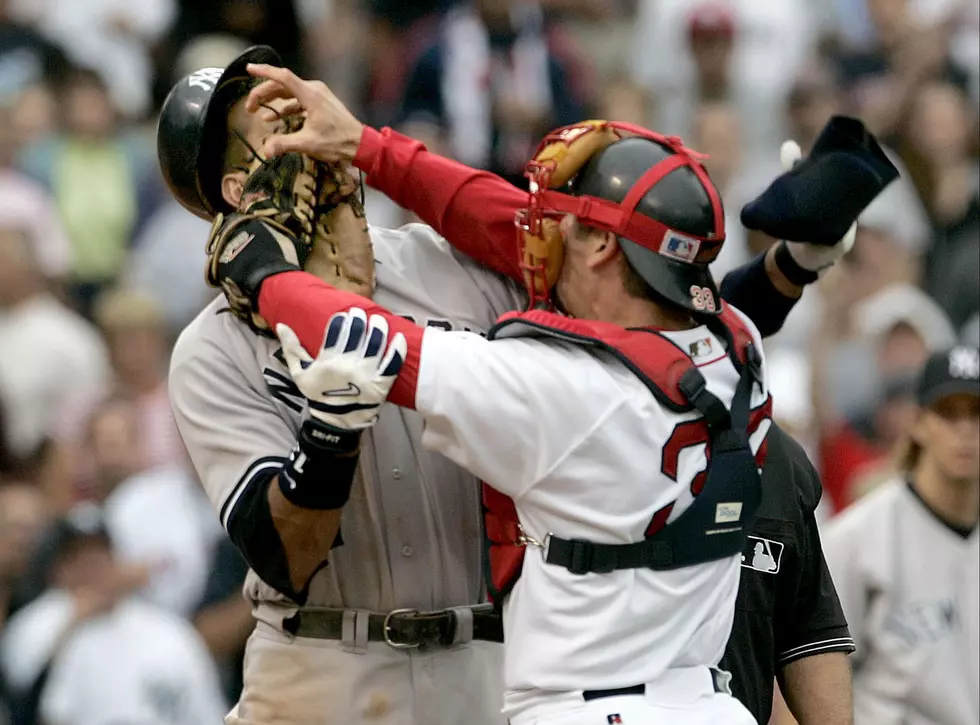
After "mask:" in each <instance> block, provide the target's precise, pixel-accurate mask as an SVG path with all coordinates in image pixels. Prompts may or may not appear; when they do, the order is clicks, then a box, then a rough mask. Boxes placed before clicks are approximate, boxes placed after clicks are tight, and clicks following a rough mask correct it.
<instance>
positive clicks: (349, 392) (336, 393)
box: [320, 383, 361, 398]
mask: <svg viewBox="0 0 980 725" xmlns="http://www.w3.org/2000/svg"><path fill="white" fill-rule="evenodd" d="M360 394H361V389H360V388H359V387H357V386H356V385H354V383H347V387H346V388H337V389H336V390H324V391H323V392H322V393H320V395H322V396H323V397H325V398H356V397H357V396H358V395H360Z"/></svg>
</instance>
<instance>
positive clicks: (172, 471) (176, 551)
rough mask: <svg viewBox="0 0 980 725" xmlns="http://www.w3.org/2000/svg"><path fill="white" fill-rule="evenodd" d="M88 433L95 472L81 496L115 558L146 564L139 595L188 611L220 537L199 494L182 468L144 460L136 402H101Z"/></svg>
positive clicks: (198, 596)
mask: <svg viewBox="0 0 980 725" xmlns="http://www.w3.org/2000/svg"><path fill="white" fill-rule="evenodd" d="M87 434H88V435H87V437H86V439H85V448H86V450H87V451H88V452H89V453H90V455H91V459H92V472H93V475H92V479H91V482H90V485H89V488H88V491H87V493H88V496H87V498H89V499H90V500H92V501H95V502H97V503H99V504H101V506H102V511H103V517H104V519H105V524H106V527H107V529H108V531H109V534H110V535H111V537H112V540H113V544H114V546H115V550H116V555H117V556H118V558H119V560H120V561H123V562H127V563H132V564H143V565H146V566H148V567H150V571H151V574H150V579H149V582H148V584H147V586H146V587H145V588H144V589H142V590H141V591H140V593H141V594H142V595H143V596H145V597H146V598H147V599H149V600H150V601H152V602H153V603H154V604H157V605H160V606H161V607H164V608H166V609H169V610H170V611H173V612H175V613H177V614H181V615H188V614H190V613H191V612H192V611H193V609H194V608H195V607H196V606H197V604H198V602H199V601H200V599H201V596H202V594H203V591H204V586H205V582H206V581H207V578H208V565H209V563H210V559H211V553H212V549H213V548H214V546H215V543H216V540H217V538H218V537H219V536H220V534H221V528H220V526H219V525H218V524H217V522H216V521H215V520H214V516H213V514H212V511H211V508H210V506H209V505H208V503H207V501H206V500H205V499H204V495H203V492H202V491H201V489H200V487H199V486H198V485H197V483H196V482H195V481H194V479H193V478H191V477H190V475H189V474H188V472H187V469H186V468H184V467H181V466H180V465H177V464H175V463H174V462H165V463H163V464H153V463H150V462H149V460H148V457H147V455H146V450H147V445H146V444H147V442H148V438H149V437H150V435H151V432H150V431H147V430H146V429H145V428H144V427H143V420H142V419H141V417H140V413H139V407H138V405H137V404H134V402H132V401H130V400H128V399H126V398H122V397H114V398H110V399H108V400H106V401H105V402H103V403H102V404H101V405H100V406H99V407H97V408H96V409H95V411H94V412H93V413H92V417H91V418H90V420H89V421H88V426H87Z"/></svg>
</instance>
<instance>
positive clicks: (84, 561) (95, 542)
mask: <svg viewBox="0 0 980 725" xmlns="http://www.w3.org/2000/svg"><path fill="white" fill-rule="evenodd" d="M114 578H115V564H114V562H113V558H112V550H111V549H110V546H109V542H108V541H106V539H105V538H104V537H102V536H97V535H96V536H84V537H79V538H78V539H76V540H75V541H73V542H72V543H71V544H69V545H68V546H66V547H65V549H64V551H62V552H60V553H59V555H58V557H57V562H56V563H55V565H54V569H53V571H52V584H53V585H54V586H56V587H58V588H60V589H68V590H70V591H75V590H78V589H90V588H96V587H105V586H106V583H107V582H110V581H112V580H113V579H114Z"/></svg>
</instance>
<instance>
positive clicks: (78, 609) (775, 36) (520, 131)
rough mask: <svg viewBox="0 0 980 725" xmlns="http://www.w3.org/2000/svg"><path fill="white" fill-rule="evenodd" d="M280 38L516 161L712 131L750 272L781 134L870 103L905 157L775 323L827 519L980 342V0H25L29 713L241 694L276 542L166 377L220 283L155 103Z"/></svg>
mask: <svg viewBox="0 0 980 725" xmlns="http://www.w3.org/2000/svg"><path fill="white" fill-rule="evenodd" d="M255 43H266V44H269V45H272V46H274V47H275V48H276V49H277V50H278V51H279V52H280V54H281V55H282V56H283V57H284V59H285V60H286V62H287V63H288V64H289V65H290V66H291V67H292V68H293V69H295V70H296V71H297V72H299V73H300V74H301V75H305V76H307V77H319V78H321V79H323V80H325V81H326V82H327V83H328V84H330V86H331V87H332V88H333V89H334V91H335V92H337V94H338V95H339V96H340V97H341V98H342V99H343V100H344V101H345V102H346V103H347V104H348V105H349V106H350V107H351V108H352V109H353V110H355V112H356V113H358V114H359V116H360V117H361V118H362V119H363V120H365V121H366V122H369V123H371V124H373V125H376V126H381V125H391V126H393V127H396V128H398V129H400V130H402V131H403V132H405V133H407V134H409V135H412V136H415V137H417V138H420V139H423V140H424V141H425V142H426V143H427V144H428V145H429V147H430V148H432V149H433V150H435V151H438V152H440V153H444V154H446V155H449V156H452V157H454V158H457V159H459V160H461V161H463V162H465V163H467V164H470V165H474V166H479V167H483V168H488V169H491V170H493V171H495V172H497V173H499V174H502V175H504V176H505V177H507V178H508V179H510V180H512V181H513V182H514V183H517V184H521V183H523V180H522V178H521V171H522V167H523V164H524V162H525V161H526V160H527V159H528V158H529V156H530V155H531V153H532V152H533V150H534V147H535V145H536V141H537V140H538V139H539V138H540V137H541V135H542V134H543V133H544V132H545V131H547V130H549V129H550V128H553V127H555V126H558V125H563V124H566V123H570V122H574V121H577V120H580V119H583V118H588V117H593V118H610V119H615V120H620V121H630V122H634V123H639V124H642V125H645V126H648V127H650V128H654V129H656V130H658V131H660V132H662V133H666V134H677V135H680V136H682V137H683V138H684V139H685V141H687V142H688V145H689V146H691V147H693V148H695V149H697V150H699V151H701V152H704V153H707V154H709V155H710V158H709V159H708V160H707V161H706V165H707V167H708V169H709V171H710V173H711V175H712V177H713V179H714V180H715V182H716V183H717V185H718V186H719V188H720V189H722V190H723V195H724V196H723V198H724V202H725V205H726V213H727V236H728V241H727V242H726V245H725V248H724V251H723V253H722V255H721V257H720V258H719V259H718V261H717V263H716V264H717V269H716V270H715V271H716V275H717V276H718V277H719V278H720V277H721V276H722V275H723V274H724V273H725V272H726V271H727V270H729V269H731V268H732V267H734V266H737V265H738V264H740V263H741V262H743V261H745V260H747V259H749V258H750V257H751V256H754V255H755V254H757V253H759V252H760V251H762V250H763V249H765V248H766V247H767V246H768V245H769V244H771V243H772V242H773V240H772V239H769V238H766V237H764V236H762V235H757V234H755V233H747V232H746V231H745V230H744V229H743V228H742V227H741V225H740V223H739V210H740V209H741V206H742V205H743V204H744V203H745V202H746V201H748V200H750V199H751V198H753V197H754V196H755V195H756V194H757V193H759V192H760V191H762V189H764V188H765V187H766V185H767V184H768V182H769V181H770V180H771V179H772V178H774V176H775V175H776V174H778V173H779V146H780V142H781V141H782V140H783V139H787V138H793V139H795V140H797V141H798V142H799V143H800V144H801V146H802V147H803V149H804V153H805V152H806V150H807V148H808V146H809V145H810V144H812V143H813V141H814V140H815V138H816V136H817V134H818V133H819V131H820V129H821V128H822V127H823V125H824V123H825V122H826V121H827V120H828V118H829V117H830V116H831V115H833V114H838V113H843V114H849V115H854V116H857V117H859V118H861V119H862V120H863V121H864V122H865V123H866V125H867V126H868V127H869V128H870V129H871V130H872V131H873V132H874V133H875V134H876V135H877V136H878V137H879V139H881V140H882V141H883V143H884V144H885V145H886V147H887V151H888V153H889V154H890V155H891V156H892V158H893V160H894V161H895V163H896V165H897V166H898V167H899V168H900V170H901V172H902V177H901V179H900V180H899V181H898V182H896V183H894V184H893V185H892V186H890V187H889V188H888V190H887V191H886V192H885V193H884V194H883V195H882V196H881V197H879V198H878V200H876V201H875V202H874V204H873V205H872V206H871V207H869V208H868V209H867V211H866V212H865V213H864V215H863V216H862V218H861V220H860V225H859V231H858V238H857V243H856V245H855V247H854V250H853V251H852V252H851V253H849V254H848V256H847V257H846V258H845V259H844V261H843V262H842V263H840V264H838V265H837V266H836V267H835V268H833V269H832V270H830V271H829V272H827V273H826V274H825V275H824V277H823V278H822V279H821V280H820V282H819V283H818V285H816V287H815V288H812V289H809V290H808V291H807V293H806V295H805V297H804V300H803V301H802V302H801V303H800V304H799V305H798V306H797V309H795V310H794V312H793V314H792V316H791V317H790V319H789V321H788V323H787V325H786V327H785V328H784V330H783V331H782V332H781V333H780V334H779V335H778V336H776V337H775V338H773V339H772V340H770V341H769V342H768V343H767V352H768V355H769V360H770V367H771V373H772V376H773V383H772V387H773V391H774V396H775V414H776V416H777V418H778V419H779V420H780V422H781V423H782V424H783V425H784V427H785V428H787V429H788V430H789V431H791V432H792V433H793V435H795V436H796V437H797V438H798V439H799V440H800V441H801V442H803V443H804V445H805V447H806V448H807V450H808V452H809V453H810V455H811V458H812V459H813V460H814V462H815V464H816V465H817V467H818V469H819V471H820V473H821V475H822V477H823V483H824V489H825V496H824V501H823V504H822V511H823V516H824V517H825V518H829V517H832V516H833V515H834V514H835V513H837V512H839V511H840V510H842V509H843V508H845V507H847V506H848V505H849V504H850V503H852V502H853V501H855V500H856V499H858V498H859V497H861V496H863V495H864V494H865V493H866V492H867V491H869V490H870V489H872V488H874V487H875V486H876V485H877V484H878V483H880V482H881V481H883V480H885V479H887V478H888V477H890V476H892V475H893V465H894V464H893V457H892V455H891V454H892V451H893V450H894V449H895V447H896V445H897V444H898V443H899V442H900V441H901V439H902V438H903V436H904V435H905V432H906V431H907V429H908V426H909V425H910V423H911V418H912V417H913V416H914V415H915V410H916V408H915V398H914V380H915V378H916V376H917V375H918V373H919V371H920V368H921V367H922V365H923V363H924V361H925V360H926V358H927V357H928V356H929V355H930V354H931V353H933V352H935V351H938V350H942V349H946V348H949V347H950V346H951V345H953V344H954V343H955V342H956V341H957V340H959V341H963V342H966V343H969V344H973V345H976V344H977V342H978V338H980V183H978V155H980V144H978V125H977V124H978V114H977V103H978V99H980V68H978V64H980V3H978V2H977V0H778V2H776V1H775V0H473V1H472V2H464V1H456V2H454V1H453V0H412V1H409V0H207V1H204V0H0V724H3V725H7V723H8V722H9V723H13V724H17V725H21V724H25V725H29V724H31V723H35V722H41V721H43V722H44V723H46V724H47V725H68V724H69V723H70V724H71V725H84V723H88V722H93V720H92V719H90V717H89V715H90V714H93V715H94V713H95V712H96V710H99V709H102V710H104V708H106V707H108V705H107V704H106V703H122V701H124V700H126V699H127V698H129V699H133V698H136V699H138V700H139V701H140V702H139V705H138V707H143V708H144V709H146V712H147V713H153V717H154V718H155V719H150V718H149V717H148V719H147V720H146V722H154V723H173V724H174V725H177V724H179V725H196V724H198V723H200V724H202V725H203V724H205V723H207V724H208V725H213V724H214V723H217V722H220V717H221V713H222V712H223V711H224V710H225V708H226V706H227V705H228V704H230V703H231V702H233V701H234V700H235V699H236V698H237V694H238V689H237V688H238V684H237V683H238V682H239V677H240V665H241V662H240V659H241V652H242V649H243V647H244V642H245V638H246V637H247V635H248V633H249V631H250V629H251V626H252V621H251V616H250V611H249V607H248V605H247V603H246V602H245V601H244V600H243V599H242V597H241V594H240V590H241V584H242V581H243V578H244V574H245V566H244V563H243V562H242V560H241V559H240V557H239V556H238V554H237V552H236V551H235V549H234V548H233V547H232V546H231V544H230V542H228V541H227V539H226V537H225V536H224V535H223V533H222V531H221V528H220V526H219V524H218V522H217V517H216V516H215V515H214V513H213V512H212V511H211V510H210V507H209V506H208V504H207V502H206V500H204V498H203V494H202V493H201V492H200V490H199V487H198V485H197V483H196V481H195V480H194V476H193V472H192V470H191V469H190V467H189V465H188V462H187V460H186V458H185V455H184V452H183V448H182V444H181V442H180V440H179V437H178V435H177V432H176V429H175V426H174V422H173V418H172V415H171V412H170V408H169V403H168V400H167V393H166V376H167V366H168V359H169V351H170V347H171V345H172V343H173V340H174V339H175V336H176V334H177V333H178V332H179V331H180V329H181V328H182V327H183V326H184V325H185V324H186V323H187V322H189V321H190V320H191V319H192V318H193V317H194V315H195V314H196V313H197V311H198V310H200V309H201V308H202V307H203V306H204V304H206V302H207V300H209V299H210V298H211V297H212V296H213V295H214V294H215V292H214V291H213V290H209V289H208V288H207V287H206V286H205V284H204V275H203V263H204V259H205V258H204V244H205V240H206V237H207V234H208V229H209V225H208V224H207V223H206V222H204V221H202V220H200V219H198V218H196V217H193V216H191V215H190V214H189V213H187V212H185V211H184V210H183V209H182V208H181V207H180V206H178V205H177V204H176V202H174V201H172V200H171V199H170V198H169V197H168V195H167V193H166V190H165V188H164V186H163V183H162V179H161V178H160V175H159V172H158V170H157V166H156V159H155V148H154V123H155V114H156V111H157V109H158V108H159V106H160V104H161V102H162V100H163V98H164V97H165V95H166V92H167V91H168V89H169V88H170V87H171V85H172V84H173V83H174V82H175V81H176V80H177V79H178V78H180V77H181V76H183V75H185V74H187V73H189V72H191V71H193V70H195V69H197V68H200V67H205V66H222V65H224V64H226V63H227V62H228V61H229V60H230V59H231V58H233V57H234V56H236V55H237V54H238V53H239V52H240V51H241V50H243V49H244V48H246V47H247V46H249V45H251V44H255ZM367 208H368V215H369V220H370V221H371V222H372V223H374V224H378V225H382V226H391V225H398V224H400V223H402V222H405V221H408V220H410V216H409V215H408V214H407V213H406V212H405V211H404V210H402V209H399V208H398V207H396V206H394V205H393V204H392V203H391V202H390V201H388V200H387V199H385V198H383V197H380V196H379V195H377V194H372V193H369V195H368V204H367ZM174 682H183V683H186V686H181V687H175V686H174V684H173V683H174ZM127 707H130V704H129V703H123V704H120V712H123V711H125V712H129V711H132V710H131V709H130V710H127V709H126V708H127Z"/></svg>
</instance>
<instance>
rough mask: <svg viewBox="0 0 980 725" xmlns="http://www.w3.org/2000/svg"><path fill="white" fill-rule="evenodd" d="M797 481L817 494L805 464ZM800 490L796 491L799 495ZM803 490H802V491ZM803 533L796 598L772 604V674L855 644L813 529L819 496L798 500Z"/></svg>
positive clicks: (813, 473)
mask: <svg viewBox="0 0 980 725" xmlns="http://www.w3.org/2000/svg"><path fill="white" fill-rule="evenodd" d="M806 463H807V465H806V467H805V469H804V470H797V475H803V476H807V477H809V479H810V480H809V481H808V483H811V484H812V486H811V487H809V488H810V490H811V491H814V490H815V491H817V492H819V490H820V480H819V477H818V476H817V472H816V471H815V470H814V469H813V466H812V465H811V464H810V463H809V461H807V462H806ZM798 490H800V489H798ZM804 490H805V489H804ZM802 498H804V499H806V498H810V500H804V501H803V502H802V503H803V514H804V515H803V530H802V531H800V532H799V534H800V535H801V537H802V540H801V541H800V573H799V581H798V583H797V586H796V587H795V592H794V591H792V590H791V589H786V590H783V592H781V593H780V596H785V597H787V598H790V597H792V601H783V602H779V601H777V602H776V607H775V621H774V623H773V628H774V630H775V631H774V634H775V643H774V644H775V653H776V664H777V668H782V667H784V666H785V665H786V664H788V663H789V662H792V661H793V660H798V659H800V658H802V657H809V656H811V655H816V654H821V653H823V652H847V653H850V652H853V651H854V640H853V639H852V637H851V633H850V631H849V630H848V627H847V620H846V618H845V617H844V611H843V609H842V608H841V604H840V599H839V598H838V596H837V590H836V588H835V587H834V581H833V579H832V578H831V576H830V570H829V568H828V567H827V562H826V560H825V559H824V555H823V547H822V546H821V543H820V532H819V531H818V529H817V522H816V518H815V517H814V513H813V512H814V509H815V507H816V503H817V500H818V499H819V493H817V494H816V496H814V497H812V498H811V497H809V496H806V497H802Z"/></svg>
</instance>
